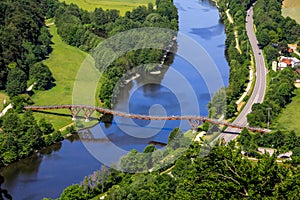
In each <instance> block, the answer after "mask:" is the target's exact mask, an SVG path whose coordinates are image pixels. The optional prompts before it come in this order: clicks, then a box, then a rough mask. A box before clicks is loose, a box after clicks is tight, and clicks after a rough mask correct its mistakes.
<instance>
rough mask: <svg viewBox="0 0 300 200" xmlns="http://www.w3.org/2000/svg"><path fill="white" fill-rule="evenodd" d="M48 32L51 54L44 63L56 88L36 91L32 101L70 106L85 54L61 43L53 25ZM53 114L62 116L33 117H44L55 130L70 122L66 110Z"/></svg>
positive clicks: (39, 103) (40, 116)
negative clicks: (51, 43) (74, 85)
mask: <svg viewBox="0 0 300 200" xmlns="http://www.w3.org/2000/svg"><path fill="white" fill-rule="evenodd" d="M49 30H50V32H51V34H52V35H53V38H52V42H53V43H54V44H53V45H52V48H53V52H52V53H51V54H50V58H48V59H47V60H45V61H44V63H45V64H46V65H48V66H49V68H50V70H51V72H52V74H53V76H54V78H55V80H56V81H55V84H56V86H55V87H53V88H52V89H50V90H47V91H37V92H36V93H35V94H34V95H33V96H32V100H33V101H34V103H35V105H57V104H58V105H59V104H71V103H72V91H73V84H74V80H75V76H76V74H77V71H78V69H79V67H80V65H81V63H82V62H83V60H84V59H85V57H86V56H87V54H86V53H85V52H83V51H80V50H79V49H78V48H76V47H72V46H69V45H67V44H65V43H64V42H62V40H61V38H60V37H59V36H58V34H57V32H56V31H57V29H56V27H55V25H51V26H50V28H49ZM55 113H60V114H62V115H64V116H61V115H53V114H51V115H46V114H44V113H37V112H35V116H36V118H37V119H40V118H43V117H44V118H45V119H46V120H47V121H49V122H51V123H53V125H54V127H55V128H56V129H59V128H62V127H64V126H66V125H68V124H70V123H71V122H72V121H71V117H70V116H68V115H69V114H70V113H69V111H68V110H61V111H59V110H58V111H55Z"/></svg>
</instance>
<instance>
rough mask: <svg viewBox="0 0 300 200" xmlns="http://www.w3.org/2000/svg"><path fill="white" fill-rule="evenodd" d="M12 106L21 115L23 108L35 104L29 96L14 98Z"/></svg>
mask: <svg viewBox="0 0 300 200" xmlns="http://www.w3.org/2000/svg"><path fill="white" fill-rule="evenodd" d="M11 101H12V106H13V108H14V109H15V111H16V112H18V113H21V112H23V108H24V106H26V105H29V104H33V102H32V100H31V99H30V96H29V95H27V94H23V95H18V96H14V97H13V98H12V99H11Z"/></svg>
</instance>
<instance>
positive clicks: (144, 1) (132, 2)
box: [60, 0, 155, 15]
mask: <svg viewBox="0 0 300 200" xmlns="http://www.w3.org/2000/svg"><path fill="white" fill-rule="evenodd" d="M60 1H61V2H63V1H64V2H66V3H67V4H71V3H74V4H77V5H78V6H79V7H80V8H82V9H85V10H88V11H93V10H95V8H99V7H102V8H103V9H104V10H106V9H117V10H120V14H121V15H124V14H125V12H126V11H131V10H132V9H133V8H135V7H137V6H140V5H145V6H146V5H148V3H150V2H152V3H154V2H155V1H154V0H60Z"/></svg>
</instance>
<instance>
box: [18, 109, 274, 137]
mask: <svg viewBox="0 0 300 200" xmlns="http://www.w3.org/2000/svg"><path fill="white" fill-rule="evenodd" d="M59 109H69V110H70V113H71V115H72V119H73V120H75V119H76V117H77V116H78V114H79V112H81V111H82V112H83V114H84V117H85V118H86V120H88V119H89V118H90V117H91V115H92V114H93V113H94V112H95V111H97V112H100V113H104V114H111V115H115V116H120V117H125V118H131V119H141V120H187V121H188V122H189V123H190V125H191V128H192V129H194V130H195V129H196V128H198V126H199V125H200V124H201V123H204V122H208V123H211V124H214V125H222V126H227V127H232V128H238V129H243V128H247V129H248V130H250V131H253V132H261V133H268V132H270V130H269V129H264V128H256V127H250V126H242V125H239V124H234V123H230V122H225V121H221V120H218V119H212V118H208V117H203V116H192V115H184V116H174V115H172V116H155V115H141V114H133V113H126V112H120V111H115V110H110V109H106V108H102V107H97V106H89V105H74V104H69V105H54V106H25V107H24V110H32V111H39V110H59Z"/></svg>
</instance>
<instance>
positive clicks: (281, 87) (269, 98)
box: [247, 68, 297, 127]
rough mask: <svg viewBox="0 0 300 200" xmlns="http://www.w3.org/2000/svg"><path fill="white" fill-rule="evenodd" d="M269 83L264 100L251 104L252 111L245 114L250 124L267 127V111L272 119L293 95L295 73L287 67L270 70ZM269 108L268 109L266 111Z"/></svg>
mask: <svg viewBox="0 0 300 200" xmlns="http://www.w3.org/2000/svg"><path fill="white" fill-rule="evenodd" d="M269 76H270V79H271V80H270V83H269V84H268V89H267V92H266V94H265V98H264V102H263V103H261V104H259V103H256V104H254V105H253V106H252V111H251V113H249V114H248V115H247V120H248V123H249V124H250V125H251V126H257V127H267V125H268V122H270V121H269V120H270V119H269V118H268V112H270V116H272V119H271V120H272V121H274V119H275V118H276V117H277V116H278V115H279V113H280V111H281V110H282V109H283V108H285V107H286V106H287V105H288V104H289V103H290V102H291V100H292V97H293V96H294V93H293V92H294V90H295V86H294V81H295V79H296V77H297V74H296V73H295V72H294V70H293V69H291V68H287V69H284V70H281V71H278V72H273V71H270V73H269ZM268 109H270V111H268Z"/></svg>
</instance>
